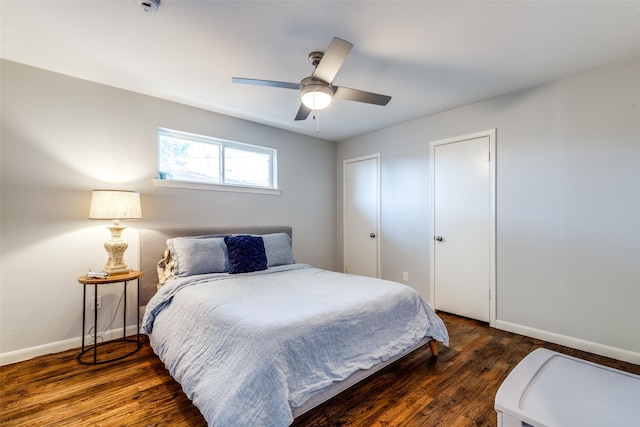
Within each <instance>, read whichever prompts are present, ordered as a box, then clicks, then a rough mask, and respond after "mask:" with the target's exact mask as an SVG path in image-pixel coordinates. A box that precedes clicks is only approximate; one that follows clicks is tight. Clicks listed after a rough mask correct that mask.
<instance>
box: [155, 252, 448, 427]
mask: <svg viewBox="0 0 640 427" xmlns="http://www.w3.org/2000/svg"><path fill="white" fill-rule="evenodd" d="M143 332H145V333H147V334H148V335H149V337H150V342H151V346H152V348H153V349H154V351H155V352H156V353H157V354H158V356H159V357H160V359H161V360H162V361H163V362H164V364H165V365H166V367H167V369H168V370H169V372H170V373H171V375H172V376H173V377H174V378H175V379H176V380H177V381H178V382H179V383H180V384H181V385H182V388H183V390H184V392H185V393H186V395H187V396H188V397H189V398H190V399H191V400H192V401H193V403H194V404H195V405H196V406H197V407H198V408H199V409H200V411H201V412H202V414H203V415H204V417H205V418H206V420H207V422H208V424H209V425H211V426H224V427H228V426H249V425H251V426H286V425H289V424H291V422H292V421H293V416H292V414H291V408H293V407H297V406H300V405H302V404H303V403H304V402H305V401H306V400H307V399H309V398H310V397H311V396H313V395H315V394H317V393H319V392H321V391H323V390H324V389H325V388H327V387H328V386H330V385H331V384H332V383H334V382H336V381H340V380H343V379H345V378H347V377H348V376H349V375H351V374H352V373H354V372H355V371H357V370H359V369H368V368H370V367H372V366H373V365H375V364H377V363H379V362H382V361H385V360H387V359H389V358H391V357H393V356H395V355H397V354H399V353H401V352H402V351H403V350H406V349H408V348H409V347H411V346H413V345H415V344H416V343H417V342H418V341H420V339H422V338H423V337H425V336H430V337H433V338H435V339H437V340H438V341H441V342H443V343H444V344H445V345H448V334H447V330H446V328H445V326H444V324H443V322H442V320H441V319H440V318H439V317H438V316H437V315H436V314H435V312H434V311H433V310H432V309H431V307H429V306H428V304H427V303H426V302H424V301H423V300H422V298H420V296H419V295H418V294H417V293H416V292H415V291H414V290H413V289H412V288H410V287H408V286H404V285H401V284H398V283H395V282H389V281H385V280H380V279H372V278H367V277H361V276H354V275H346V274H342V273H335V272H330V271H326V270H320V269H316V268H312V267H310V266H308V265H301V264H295V265H289V266H280V267H274V268H269V269H268V270H266V271H265V272H260V273H247V274H240V275H229V274H213V275H201V276H193V277H187V278H180V279H172V280H170V281H169V282H167V284H165V285H164V286H163V287H162V288H161V290H160V291H159V292H158V293H157V294H156V295H155V296H154V297H153V298H152V299H151V301H150V302H149V304H148V305H147V311H146V313H145V316H144V319H143Z"/></svg>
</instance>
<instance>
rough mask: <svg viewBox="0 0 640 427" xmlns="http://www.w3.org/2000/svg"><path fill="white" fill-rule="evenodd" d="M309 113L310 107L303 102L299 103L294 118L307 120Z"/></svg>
mask: <svg viewBox="0 0 640 427" xmlns="http://www.w3.org/2000/svg"><path fill="white" fill-rule="evenodd" d="M309 113H311V109H310V108H309V107H307V106H306V105H304V104H300V109H299V110H298V114H296V120H307V117H309Z"/></svg>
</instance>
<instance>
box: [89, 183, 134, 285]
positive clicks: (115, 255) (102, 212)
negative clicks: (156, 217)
mask: <svg viewBox="0 0 640 427" xmlns="http://www.w3.org/2000/svg"><path fill="white" fill-rule="evenodd" d="M140 218H142V209H141V208H140V193H138V192H135V191H122V190H93V193H92V194H91V207H90V208H89V219H110V220H112V221H113V225H112V226H110V227H107V228H108V229H109V230H111V240H109V241H108V242H106V243H105V244H104V248H105V249H106V251H107V253H108V254H109V259H108V260H107V263H106V264H105V265H104V271H105V273H108V274H123V273H128V272H129V267H128V266H127V264H126V263H125V262H124V252H125V251H126V250H127V247H128V246H129V245H128V244H127V242H125V241H124V240H122V238H121V235H122V230H124V229H125V228H127V227H124V226H121V225H120V220H123V219H140Z"/></svg>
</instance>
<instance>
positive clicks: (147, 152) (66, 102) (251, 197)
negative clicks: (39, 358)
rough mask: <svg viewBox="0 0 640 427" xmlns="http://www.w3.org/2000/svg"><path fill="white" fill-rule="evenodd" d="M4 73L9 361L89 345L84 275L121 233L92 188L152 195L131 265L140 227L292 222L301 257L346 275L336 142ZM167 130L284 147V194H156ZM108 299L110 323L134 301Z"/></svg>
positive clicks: (54, 78)
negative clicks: (93, 203)
mask: <svg viewBox="0 0 640 427" xmlns="http://www.w3.org/2000/svg"><path fill="white" fill-rule="evenodd" d="M1 67H2V68H1V73H2V131H1V132H2V134H1V136H2V152H1V154H2V159H1V161H2V164H1V165H2V170H1V175H0V178H1V181H0V182H1V186H2V193H1V197H2V198H1V207H2V210H1V217H0V221H1V222H0V225H1V229H0V240H1V244H2V247H1V254H2V257H1V273H0V274H1V276H0V278H1V280H0V328H1V335H0V358H1V360H0V362H3V363H6V362H8V361H14V360H19V359H23V358H28V357H31V356H33V355H37V354H43V353H48V352H52V351H59V350H62V349H66V348H73V347H78V346H79V345H80V341H79V337H80V335H81V329H82V327H81V316H82V287H81V285H79V284H78V283H77V280H76V279H77V278H78V276H80V275H82V274H84V273H85V272H86V271H87V269H88V268H93V269H95V270H101V269H102V266H103V265H104V263H105V261H106V252H105V251H104V248H103V247H102V245H103V243H104V242H105V241H106V240H108V239H109V237H110V235H109V231H108V230H107V229H106V228H105V226H106V225H108V224H106V223H104V222H102V221H90V220H88V219H87V216H88V209H89V202H90V198H91V190H92V189H96V188H113V189H128V190H136V191H139V192H140V194H141V199H142V214H143V219H142V220H140V221H129V222H124V223H123V224H124V225H126V226H128V227H129V228H127V230H125V234H124V235H123V237H124V238H125V240H126V241H128V242H129V249H128V250H127V252H126V254H125V259H126V261H127V263H128V264H129V266H130V267H137V266H138V262H139V259H138V253H139V244H138V242H137V238H138V234H137V231H136V230H137V229H139V228H151V227H162V226H192V225H193V226H206V225H220V226H223V225H229V226H233V225H260V224H264V225H291V226H292V227H293V235H294V256H295V258H296V260H297V261H299V262H308V263H311V264H314V265H316V266H318V267H322V268H327V269H335V267H336V259H335V250H334V248H335V247H336V237H335V236H336V233H335V229H336V224H335V222H336V219H335V210H336V205H335V186H336V181H335V179H336V178H335V177H336V168H335V156H336V144H335V143H333V142H327V141H324V140H320V139H316V138H311V137H307V136H302V135H298V134H294V133H290V132H286V131H281V130H278V129H274V128H271V127H268V126H262V125H258V124H255V123H251V122H247V121H244V120H239V119H234V118H231V117H227V116H223V115H220V114H215V113H211V112H207V111H203V110H199V109H196V108H190V107H187V106H184V105H180V104H176V103H172V102H168V101H164V100H160V99H157V98H152V97H148V96H143V95H139V94H135V93H132V92H127V91H123V90H119V89H115V88H112V87H107V86H104V85H100V84H96V83H90V82H87V81H83V80H79V79H75V78H71V77H67V76H62V75H59V74H55V73H51V72H48V71H44V70H40V69H36V68H32V67H28V66H24V65H21V64H17V63H13V62H8V61H2V62H1ZM158 127H167V128H172V129H178V130H183V131H188V132H193V133H199V134H204V135H210V136H215V137H220V138H225V139H230V140H235V141H238V142H245V143H250V144H257V145H263V146H268V147H273V148H276V149H277V150H278V184H279V187H280V188H281V190H282V193H281V195H279V196H277V195H262V194H247V193H233V192H218V191H202V190H185V189H174V188H160V187H155V186H154V185H153V183H152V178H154V177H155V176H156V173H157V129H158ZM159 255H160V254H159ZM100 293H101V294H105V297H103V309H102V310H101V312H100V316H101V317H103V318H104V319H107V318H109V317H111V315H112V313H113V310H114V309H115V306H116V305H117V299H118V298H119V295H120V291H119V290H118V289H116V288H115V287H113V289H110V288H107V287H105V288H101V292H100ZM131 294H132V296H135V293H134V292H132V293H131ZM134 302H135V301H132V303H134ZM118 321H119V317H118V319H116V323H115V324H114V326H113V327H115V328H117V327H118V326H120V327H121V321H120V323H118ZM103 326H106V324H101V325H100V328H101V329H102V327H103Z"/></svg>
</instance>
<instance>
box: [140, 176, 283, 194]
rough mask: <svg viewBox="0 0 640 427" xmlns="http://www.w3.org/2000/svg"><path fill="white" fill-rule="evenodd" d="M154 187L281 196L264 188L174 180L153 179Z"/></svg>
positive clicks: (270, 189) (277, 192)
mask: <svg viewBox="0 0 640 427" xmlns="http://www.w3.org/2000/svg"><path fill="white" fill-rule="evenodd" d="M153 185H154V186H156V187H167V188H186V189H189V190H207V191H231V192H234V193H254V194H271V195H275V196H279V195H280V190H274V189H272V188H262V187H247V186H242V185H229V184H226V185H220V184H204V183H201V182H191V181H176V180H173V179H158V178H154V179H153Z"/></svg>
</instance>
